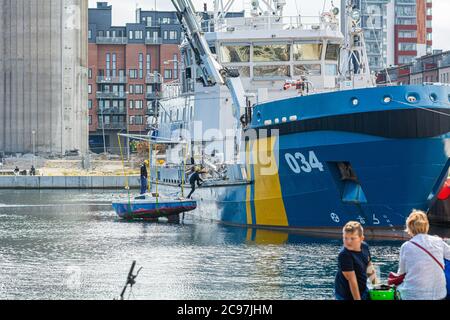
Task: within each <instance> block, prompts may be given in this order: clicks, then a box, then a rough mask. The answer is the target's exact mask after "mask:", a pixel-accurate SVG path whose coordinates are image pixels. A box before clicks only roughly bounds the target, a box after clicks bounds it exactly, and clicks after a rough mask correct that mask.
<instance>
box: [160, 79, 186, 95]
mask: <svg viewBox="0 0 450 320" xmlns="http://www.w3.org/2000/svg"><path fill="white" fill-rule="evenodd" d="M182 89H183V87H182V84H181V81H180V80H174V81H170V82H166V83H164V84H163V88H162V92H163V96H162V97H163V98H164V99H172V98H177V97H179V96H180V95H181V93H182V92H183V90H182Z"/></svg>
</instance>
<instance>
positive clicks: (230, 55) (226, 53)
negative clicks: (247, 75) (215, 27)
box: [221, 45, 250, 63]
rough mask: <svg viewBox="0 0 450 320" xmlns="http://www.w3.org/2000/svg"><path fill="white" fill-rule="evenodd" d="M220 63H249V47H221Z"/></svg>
mask: <svg viewBox="0 0 450 320" xmlns="http://www.w3.org/2000/svg"><path fill="white" fill-rule="evenodd" d="M221 51H222V62H223V63H230V62H250V46H249V45H248V46H222V50H221Z"/></svg>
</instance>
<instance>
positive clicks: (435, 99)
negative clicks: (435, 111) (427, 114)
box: [430, 93, 438, 102]
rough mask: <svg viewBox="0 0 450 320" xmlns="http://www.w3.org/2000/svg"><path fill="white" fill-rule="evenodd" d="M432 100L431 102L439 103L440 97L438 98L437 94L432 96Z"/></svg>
mask: <svg viewBox="0 0 450 320" xmlns="http://www.w3.org/2000/svg"><path fill="white" fill-rule="evenodd" d="M430 100H431V101H432V102H437V101H438V96H437V94H436V93H432V94H430Z"/></svg>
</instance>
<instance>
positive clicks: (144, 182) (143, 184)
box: [141, 160, 149, 194]
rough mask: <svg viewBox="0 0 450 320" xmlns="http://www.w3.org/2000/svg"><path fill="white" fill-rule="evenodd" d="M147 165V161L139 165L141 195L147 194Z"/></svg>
mask: <svg viewBox="0 0 450 320" xmlns="http://www.w3.org/2000/svg"><path fill="white" fill-rule="evenodd" d="M148 164H149V161H148V160H145V161H144V163H143V164H142V165H141V194H146V193H147V179H148V172H147V165H148Z"/></svg>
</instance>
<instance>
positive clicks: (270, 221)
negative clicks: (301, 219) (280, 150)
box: [247, 137, 288, 227]
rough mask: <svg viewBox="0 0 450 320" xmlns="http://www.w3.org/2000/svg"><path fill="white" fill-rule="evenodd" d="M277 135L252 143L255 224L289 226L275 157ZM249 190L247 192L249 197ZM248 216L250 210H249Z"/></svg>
mask: <svg viewBox="0 0 450 320" xmlns="http://www.w3.org/2000/svg"><path fill="white" fill-rule="evenodd" d="M276 139H277V138H276V137H269V138H264V139H259V140H257V143H253V145H252V156H253V160H254V162H255V164H254V165H253V166H254V177H253V178H254V188H255V192H254V194H255V198H254V199H253V201H254V204H255V216H256V221H255V224H257V225H263V226H280V227H287V226H288V219H287V215H286V209H285V207H284V202H283V196H282V192H281V184H280V177H279V174H278V164H277V162H276V159H275V154H276V152H275V150H274V148H275V143H276ZM248 194H249V192H247V197H248ZM247 216H248V211H247Z"/></svg>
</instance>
